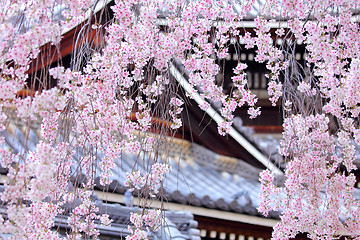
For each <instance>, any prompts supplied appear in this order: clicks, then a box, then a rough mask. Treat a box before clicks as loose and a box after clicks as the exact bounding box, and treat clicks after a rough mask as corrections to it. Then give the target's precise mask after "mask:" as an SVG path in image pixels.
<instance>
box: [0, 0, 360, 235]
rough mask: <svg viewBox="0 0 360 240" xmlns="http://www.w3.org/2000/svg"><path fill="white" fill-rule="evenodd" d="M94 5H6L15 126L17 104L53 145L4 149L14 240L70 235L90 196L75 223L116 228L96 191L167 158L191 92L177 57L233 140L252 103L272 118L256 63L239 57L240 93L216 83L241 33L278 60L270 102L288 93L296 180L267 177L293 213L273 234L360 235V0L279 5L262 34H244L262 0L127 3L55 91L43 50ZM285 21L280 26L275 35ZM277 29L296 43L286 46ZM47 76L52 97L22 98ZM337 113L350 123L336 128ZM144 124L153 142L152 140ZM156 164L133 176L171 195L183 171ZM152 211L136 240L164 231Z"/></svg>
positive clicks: (136, 218) (273, 199)
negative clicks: (163, 153) (37, 70)
mask: <svg viewBox="0 0 360 240" xmlns="http://www.w3.org/2000/svg"><path fill="white" fill-rule="evenodd" d="M93 4H94V2H93V1H90V0H89V1H76V0H71V1H70V0H69V1H46V3H45V2H44V1H42V2H41V3H36V2H34V1H2V3H1V5H0V6H1V8H0V9H1V10H0V52H1V55H0V99H1V115H0V121H1V128H2V130H3V129H4V128H5V125H6V120H7V116H6V114H5V113H6V109H8V108H12V109H15V110H16V113H17V116H18V117H19V118H20V119H22V120H23V121H24V122H26V123H28V122H30V121H32V120H35V119H37V117H40V118H41V119H42V125H41V141H40V142H39V143H38V144H37V147H36V149H35V150H34V151H33V152H30V153H29V154H27V153H25V152H23V153H14V152H12V151H11V150H7V149H1V151H0V154H1V158H0V165H1V166H2V167H6V168H8V177H9V179H10V181H9V183H8V184H6V185H5V191H4V192H3V193H1V195H0V196H1V201H2V202H4V203H5V205H4V207H5V208H6V213H7V218H6V219H3V218H2V217H0V232H2V233H10V234H11V238H13V239H24V238H25V239H40V238H41V239H42V238H51V239H57V238H59V237H58V235H57V234H56V233H54V232H52V231H51V230H50V229H51V227H52V226H53V225H54V218H55V216H56V215H58V214H61V213H62V211H63V210H62V209H63V206H64V205H66V204H67V203H71V204H74V202H76V201H78V202H79V204H78V205H74V208H73V210H72V212H71V214H70V218H69V219H68V222H69V225H70V227H71V232H70V233H68V235H67V237H68V238H69V239H79V238H81V237H82V236H85V237H96V236H97V235H98V234H99V232H98V231H97V230H96V224H95V221H97V220H100V222H101V223H103V224H105V225H109V224H110V223H111V221H110V220H109V219H108V216H107V215H106V214H105V215H102V216H99V215H98V209H97V208H96V206H95V204H94V202H93V200H92V199H91V195H92V192H93V189H94V185H95V182H94V173H95V172H96V169H99V170H100V171H99V172H100V184H101V185H104V186H106V185H107V184H110V183H111V181H112V170H113V169H114V167H115V165H116V164H115V162H116V161H119V158H121V156H122V154H123V153H124V152H127V153H144V154H147V153H149V152H156V149H157V148H158V147H159V145H158V143H157V141H156V140H155V139H154V137H153V136H151V135H148V134H147V131H148V130H149V129H150V128H151V126H152V120H153V118H154V117H161V118H162V119H163V120H164V121H167V122H168V123H169V124H168V125H165V124H162V125H161V126H160V127H159V128H160V129H158V130H159V132H160V133H162V134H163V133H166V134H168V135H172V134H174V131H175V130H176V129H178V128H179V127H181V124H182V123H181V120H180V117H179V116H180V113H181V111H182V104H183V100H181V99H180V97H179V94H178V93H177V85H176V83H175V82H174V81H173V79H172V78H171V77H170V76H169V63H171V62H173V61H174V60H176V61H179V62H180V63H181V64H183V65H184V66H185V69H186V71H187V73H188V77H189V78H188V81H189V83H190V84H191V87H192V91H194V92H195V91H198V92H199V93H200V95H201V97H202V98H203V99H204V100H207V101H214V102H219V103H221V107H220V113H221V115H222V117H223V118H224V119H225V121H224V122H223V123H220V124H219V126H218V129H219V133H220V134H222V135H225V134H227V133H228V132H229V131H230V126H231V124H232V121H233V117H234V111H235V110H236V109H237V108H238V107H242V106H245V105H247V106H249V109H248V113H249V115H250V117H251V118H254V117H256V116H257V115H259V114H260V109H259V107H257V106H256V103H257V98H256V96H255V95H254V94H253V93H251V91H250V89H248V84H247V77H246V73H245V71H246V68H247V66H246V64H244V63H241V62H239V63H238V66H237V67H236V68H234V69H233V71H234V77H233V78H232V80H233V89H232V91H231V92H230V94H225V93H224V91H223V88H222V85H221V84H219V83H217V82H216V76H217V75H218V74H219V72H220V67H219V65H218V61H219V60H222V59H225V58H226V56H227V54H228V51H229V42H230V39H231V38H235V39H240V40H241V41H243V42H244V43H245V48H247V49H252V48H255V47H256V56H255V61H257V62H260V63H265V64H266V67H267V69H268V70H269V72H270V73H269V75H267V77H268V79H269V85H268V93H269V95H270V101H271V102H272V104H273V105H276V103H277V101H278V100H279V99H281V98H282V101H283V103H284V104H283V106H284V116H285V121H284V133H283V137H284V138H283V140H282V142H281V146H280V149H279V151H280V153H281V154H282V155H283V156H284V157H285V159H286V160H287V166H286V172H285V175H286V177H287V180H286V182H285V187H284V188H279V187H277V186H275V185H274V183H273V176H272V175H271V174H270V173H269V172H268V171H265V172H264V173H263V174H262V175H261V182H262V190H263V192H262V194H261V196H260V198H261V199H262V200H263V202H262V204H261V206H260V207H259V210H260V211H262V212H263V213H264V214H267V213H268V211H270V210H280V211H281V219H282V221H281V222H280V223H279V224H278V225H277V226H276V227H275V229H274V233H273V238H274V239H289V238H290V237H293V236H295V235H296V234H297V233H299V232H307V233H309V236H310V237H311V238H313V239H330V238H332V237H334V236H337V235H338V234H339V233H340V232H341V231H346V232H348V233H349V234H350V235H351V236H352V237H356V236H357V233H358V232H359V230H360V226H359V223H360V221H359V220H360V219H358V218H359V216H360V214H359V206H358V205H359V203H358V201H356V200H355V199H354V197H353V186H354V183H355V177H354V174H353V170H354V169H356V166H355V165H354V160H355V159H356V156H355V150H354V149H355V144H360V137H359V136H360V130H359V126H358V121H357V118H358V115H359V112H360V110H359V107H358V105H359V101H360V96H359V92H360V91H359V89H358V88H359V84H360V80H359V79H358V78H359V76H360V75H359V65H360V61H359V59H358V58H359V56H358V54H359V52H360V49H359V48H360V43H359V41H360V40H359V39H360V34H359V28H358V24H357V23H356V22H354V21H353V16H352V15H353V11H354V10H355V9H357V8H359V5H358V3H357V1H355V0H354V1H351V0H342V1H317V0H308V1H307V0H301V1H295V2H294V1H287V0H284V1H265V2H264V4H263V5H261V6H260V8H259V9H260V10H259V11H260V12H259V16H258V17H256V18H255V20H254V24H255V28H254V32H250V31H246V30H243V28H242V20H243V19H244V17H245V16H246V15H247V14H249V12H250V11H252V10H253V6H254V5H255V4H256V5H257V2H256V1H254V0H246V1H243V2H242V5H240V6H237V7H236V6H235V5H234V4H238V3H237V1H234V2H231V1H227V2H225V1H212V0H200V1H181V0H173V1H169V0H147V1H141V2H140V1H135V0H127V1H122V0H116V1H115V5H114V6H113V7H112V11H113V12H114V16H115V18H114V20H113V21H112V22H108V23H106V24H104V25H101V24H99V23H95V24H94V25H93V26H92V29H96V30H97V31H98V33H100V31H104V32H106V34H105V35H104V38H105V44H104V45H102V46H103V47H101V48H100V49H99V50H97V49H96V48H93V47H92V46H90V45H89V46H87V48H86V49H87V50H88V52H87V53H86V54H88V55H89V56H86V55H84V56H85V57H86V58H85V59H83V58H80V57H79V59H78V58H76V59H74V61H73V62H74V64H73V68H71V69H65V68H63V67H56V68H52V69H51V70H50V71H49V74H50V75H51V76H52V78H54V79H56V80H57V86H58V87H57V88H50V87H49V86H48V85H47V84H46V81H47V80H46V79H41V80H38V79H36V78H32V77H29V76H28V72H27V71H28V70H29V63H30V62H31V61H33V60H34V59H36V58H37V57H38V56H39V51H40V46H42V45H44V44H45V43H48V42H51V43H53V44H55V45H56V44H58V43H59V41H60V40H61V29H64V28H71V27H73V26H75V25H77V24H78V23H79V20H80V19H81V17H82V16H84V13H85V11H87V10H88V9H92V8H93ZM257 8H258V7H257ZM59 9H60V10H59ZM236 9H240V10H236ZM56 14H58V15H59V17H56V16H57V15H56ZM159 15H161V17H162V18H163V20H164V21H165V22H166V26H164V29H165V30H164V29H163V30H161V28H159V26H158V23H159V19H160V18H159V17H160V16H159ZM284 19H286V20H284ZM274 20H275V21H279V27H278V29H277V30H276V31H275V33H272V31H271V29H270V24H273V21H274ZM282 26H285V29H284V28H283V27H282ZM86 27H88V28H86ZM90 27H91V26H89V25H85V26H84V28H83V29H82V31H81V33H82V34H80V35H79V36H78V38H80V40H81V41H79V44H80V43H81V44H87V40H88V36H87V35H86V34H87V33H89V29H90ZM49 29H52V31H49ZM274 34H275V35H274ZM274 37H275V38H277V37H283V38H285V39H288V41H284V44H283V45H282V46H275V45H274V44H273V38H274ZM297 40H299V41H302V42H303V43H304V44H306V51H307V53H308V58H307V59H306V63H305V65H304V66H301V65H300V64H298V63H297V62H296V61H295V60H294V59H295V58H294V54H295V53H294V48H291V46H290V45H291V44H293V45H294V46H295V45H296V41H297ZM81 44H80V45H81ZM76 47H79V46H78V45H76ZM84 49H85V48H84ZM77 56H80V55H77ZM213 56H215V58H214V57H213ZM82 66H83V67H82ZM36 81H39V84H38V85H39V86H40V87H39V88H40V89H38V90H39V91H37V92H36V93H35V94H34V95H30V96H27V97H24V98H18V97H17V93H18V92H19V91H20V90H22V89H23V88H26V87H27V86H35V85H36ZM33 90H34V89H33ZM40 90H41V91H40ZM190 97H191V96H190ZM208 107H209V104H204V105H202V106H200V108H201V109H206V108H208ZM133 116H135V118H134V117H133ZM332 121H336V122H338V126H335V127H334V126H332V125H331V124H330V123H331V122H332ZM139 132H143V133H144V134H143V135H145V137H144V138H139V136H140V135H139V134H138V133H139ZM1 140H2V143H4V138H2V139H1ZM158 142H159V143H161V141H158ZM100 153H101V154H100ZM100 155H101V157H99V156H100ZM79 156H80V157H79ZM139 156H140V154H139ZM75 157H76V158H75ZM74 159H77V161H74ZM140 160H141V159H138V161H140ZM147 164H150V165H151V166H152V167H151V168H149V169H151V172H150V173H144V172H143V171H142V170H139V168H137V163H134V172H132V173H128V175H127V180H126V184H127V185H128V186H129V187H130V188H135V189H139V190H140V189H144V188H145V189H147V190H145V191H144V193H146V194H147V196H146V197H150V196H154V195H156V194H157V193H158V192H157V189H158V187H161V183H162V180H163V178H164V174H166V173H167V172H169V171H170V169H169V167H168V165H167V164H166V163H164V164H160V163H158V162H157V158H156V157H154V158H152V159H151V162H147ZM74 169H75V170H74ZM80 172H82V173H84V174H85V178H86V179H85V181H84V182H83V183H82V184H81V186H80V188H78V189H77V190H76V191H75V190H73V189H74V186H72V183H71V181H70V179H71V176H73V175H75V174H76V173H80ZM272 204H273V205H272ZM146 211H147V212H146V213H143V214H141V215H137V213H134V214H132V216H131V222H132V223H133V224H134V228H131V229H130V231H131V233H132V235H131V236H130V237H129V238H131V239H146V237H147V236H146V234H145V231H144V230H143V229H144V226H147V227H149V228H152V229H156V228H157V227H156V226H157V224H158V221H157V220H156V219H158V217H159V216H160V214H158V212H157V211H155V210H149V209H147V210H146Z"/></svg>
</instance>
